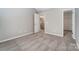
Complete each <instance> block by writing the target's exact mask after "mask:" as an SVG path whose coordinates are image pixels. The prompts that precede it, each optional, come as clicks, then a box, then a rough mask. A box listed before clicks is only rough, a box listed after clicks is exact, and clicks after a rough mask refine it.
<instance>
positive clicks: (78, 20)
mask: <svg viewBox="0 0 79 59" xmlns="http://www.w3.org/2000/svg"><path fill="white" fill-rule="evenodd" d="M75 34H76V39H78V40H79V8H76V9H75Z"/></svg>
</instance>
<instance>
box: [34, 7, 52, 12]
mask: <svg viewBox="0 0 79 59" xmlns="http://www.w3.org/2000/svg"><path fill="white" fill-rule="evenodd" d="M35 9H36V10H37V12H42V11H46V10H49V9H51V8H35Z"/></svg>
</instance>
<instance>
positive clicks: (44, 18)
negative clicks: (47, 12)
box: [40, 16, 46, 33]
mask: <svg viewBox="0 0 79 59" xmlns="http://www.w3.org/2000/svg"><path fill="white" fill-rule="evenodd" d="M41 17H43V19H44V33H45V32H46V19H45V16H40V18H41Z"/></svg>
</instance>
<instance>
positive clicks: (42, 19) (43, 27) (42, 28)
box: [40, 16, 45, 32]
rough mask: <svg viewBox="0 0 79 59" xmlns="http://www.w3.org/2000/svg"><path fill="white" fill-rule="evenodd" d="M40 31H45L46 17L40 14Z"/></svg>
mask: <svg viewBox="0 0 79 59" xmlns="http://www.w3.org/2000/svg"><path fill="white" fill-rule="evenodd" d="M40 31H41V32H45V17H44V16H40Z"/></svg>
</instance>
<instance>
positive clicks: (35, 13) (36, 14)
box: [34, 13, 40, 33]
mask: <svg viewBox="0 0 79 59" xmlns="http://www.w3.org/2000/svg"><path fill="white" fill-rule="evenodd" d="M37 15H39V14H38V13H35V14H34V33H37V32H36V31H35V24H36V23H35V18H36V16H37ZM39 25H40V15H39ZM38 30H39V31H40V26H39V27H38ZM39 31H38V32H39Z"/></svg>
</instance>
